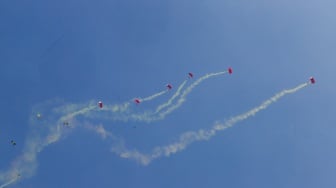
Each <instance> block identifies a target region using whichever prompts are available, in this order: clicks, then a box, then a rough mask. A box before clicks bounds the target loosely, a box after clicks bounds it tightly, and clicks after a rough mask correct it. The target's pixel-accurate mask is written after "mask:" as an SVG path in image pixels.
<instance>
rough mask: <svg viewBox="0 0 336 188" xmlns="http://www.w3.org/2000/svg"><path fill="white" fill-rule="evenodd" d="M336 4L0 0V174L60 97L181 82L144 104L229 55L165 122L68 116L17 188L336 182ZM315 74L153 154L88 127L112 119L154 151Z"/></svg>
mask: <svg viewBox="0 0 336 188" xmlns="http://www.w3.org/2000/svg"><path fill="white" fill-rule="evenodd" d="M335 6H336V2H334V1H329V0H321V1H312V0H308V1H307V0H306V1H302V0H291V1H289V0H284V1H263V0H256V1H253V2H251V1H247V0H235V1H233V0H228V1H219V0H209V1H200V0H196V1H190V0H179V1H174V0H173V1H153V0H143V1H135V0H133V1H132V0H123V1H121V0H120V1H119V0H112V1H107V0H98V1H91V0H85V1H77V0H68V1H64V0H60V1H57V2H56V1H55V2H47V1H41V0H37V1H31V0H29V1H9V0H2V1H0V23H1V24H0V83H1V86H2V88H3V89H2V91H1V92H0V99H1V106H2V108H1V109H0V110H1V114H2V115H1V122H2V123H1V129H0V149H1V153H0V154H1V155H0V156H1V160H0V175H1V174H5V173H6V172H8V170H9V169H11V165H13V164H15V163H17V162H18V161H19V160H17V159H16V158H17V157H18V156H21V155H22V152H23V151H24V149H25V143H27V140H29V139H34V138H35V136H36V135H34V134H32V131H37V135H41V136H46V135H45V134H44V133H45V132H44V131H45V130H46V129H48V128H52V127H57V126H58V124H59V123H57V117H59V116H58V115H59V114H57V113H56V112H55V111H53V109H55V108H59V109H66V108H65V107H68V106H67V105H70V104H72V105H75V106H80V107H86V106H88V105H90V104H91V103H90V101H93V102H94V103H96V102H97V101H98V100H103V101H104V104H105V105H112V104H115V105H117V104H123V103H124V102H125V101H128V100H130V99H132V98H134V97H146V96H149V95H151V94H153V93H156V92H159V91H162V90H164V89H165V84H167V83H171V84H173V86H174V88H173V90H172V91H171V92H168V93H166V94H165V95H163V96H160V97H158V98H156V99H155V100H152V101H148V102H144V103H143V104H141V105H138V106H135V105H133V104H131V106H130V109H131V110H132V112H134V113H141V112H144V111H147V110H152V109H155V108H156V106H158V105H159V104H162V103H164V102H165V101H167V100H168V99H169V98H170V97H171V96H172V95H173V93H174V92H176V90H177V87H178V85H179V84H181V83H182V82H183V81H184V80H185V79H186V77H187V76H186V74H187V73H188V72H193V73H194V75H195V78H194V79H193V80H190V81H188V83H187V86H189V85H190V84H192V81H195V80H197V79H198V78H200V77H201V76H204V75H205V74H207V73H212V72H220V71H225V70H226V69H227V67H229V66H232V67H233V69H234V74H233V75H228V74H225V75H223V76H218V77H213V78H210V79H207V80H205V81H204V82H202V83H201V84H200V85H199V86H197V87H195V89H194V90H193V91H192V92H191V93H190V95H188V97H187V100H186V101H185V102H184V103H183V105H182V106H181V107H180V108H178V109H177V110H175V111H174V112H173V113H171V114H169V115H168V116H166V118H165V119H164V120H160V121H155V122H151V123H145V122H138V121H128V122H122V121H113V120H109V119H106V118H92V117H83V116H80V117H78V118H77V121H74V120H73V122H71V123H72V124H73V125H74V126H76V128H73V129H70V130H65V134H64V137H62V138H61V139H60V140H58V141H57V142H55V143H52V144H50V145H48V147H45V148H44V149H43V151H41V152H40V153H38V156H37V163H38V166H37V168H36V170H35V171H34V174H33V175H32V176H29V177H27V176H25V174H24V173H23V174H22V178H21V179H20V181H17V182H16V183H15V184H11V185H10V187H13V188H15V187H25V188H29V187H34V188H36V187H48V188H56V187H64V188H66V187H71V188H73V187H162V188H164V187H223V186H226V187H233V188H235V187H237V188H238V187H275V188H276V187H279V188H280V187H281V188H283V187H288V188H290V187H308V188H309V187H335V185H336V180H335V179H334V176H333V175H334V174H335V173H336V162H335V158H336V152H335V151H334V149H333V148H334V147H333V146H334V143H335V142H336V139H335V137H334V135H335V133H336V128H335V127H334V125H335V122H336V118H335V116H334V114H335V112H336V110H335V105H336V104H335V103H336V101H335V100H334V96H335V94H336V89H335V87H334V70H335V68H336V64H335V60H336V53H335V50H336V39H335V37H334V36H335V32H336V19H335V18H336V13H335V11H334V7H335ZM312 75H313V76H315V78H316V80H317V83H316V84H315V85H313V87H306V88H304V89H302V90H300V91H298V92H297V93H294V94H291V95H288V96H285V97H284V98H282V99H280V100H279V101H278V102H276V103H274V104H272V105H271V106H270V107H269V108H268V109H266V110H264V111H261V112H259V113H258V114H257V115H256V116H254V117H251V118H248V119H246V120H244V121H241V122H239V123H237V124H236V126H234V127H233V128H230V129H227V130H225V131H222V132H218V134H217V135H216V136H214V137H212V138H211V139H209V140H208V141H201V142H194V143H193V144H191V145H189V146H188V147H187V148H186V149H184V150H183V151H180V152H177V153H176V154H173V155H171V156H169V157H160V158H158V159H156V160H153V161H152V162H151V163H150V164H148V165H145V166H144V165H141V164H139V163H137V162H136V161H134V160H130V159H125V158H121V157H120V156H119V155H116V154H115V153H113V152H111V147H113V146H114V145H115V144H116V143H115V142H114V141H115V140H113V139H112V140H111V139H102V138H101V137H100V136H99V135H97V134H95V133H94V132H93V131H88V130H87V129H83V128H82V127H83V125H84V124H90V125H92V126H97V125H102V126H103V127H104V128H105V129H106V130H108V131H109V132H112V133H113V134H114V135H115V136H117V137H118V138H119V139H122V140H123V142H124V144H125V146H126V147H127V148H128V149H130V150H135V149H136V150H137V151H140V152H143V153H150V152H151V151H152V149H153V148H155V147H157V146H164V145H168V144H170V143H174V142H175V141H176V140H178V139H179V136H180V135H181V134H183V133H184V132H186V131H197V130H199V129H210V128H211V127H212V126H213V125H214V123H215V122H216V121H220V122H224V121H225V120H228V119H230V118H231V117H234V116H236V115H239V114H242V113H244V112H246V111H248V110H250V109H252V108H254V107H256V106H258V105H260V104H261V103H262V102H263V101H265V100H267V99H268V98H269V97H271V96H273V95H274V94H276V93H278V92H280V91H281V90H283V89H287V88H293V87H296V86H297V85H299V84H302V83H305V82H307V81H308V78H309V77H310V76H312ZM37 111H39V112H41V113H42V115H43V118H42V120H40V121H37V120H36V119H34V117H35V115H36V113H37ZM69 112H71V110H70V111H69ZM64 113H65V112H64V111H63V112H61V114H64ZM95 114H97V113H96V112H95ZM110 115H111V116H112V114H109V115H106V114H105V115H104V117H106V116H108V117H110ZM30 118H33V121H30ZM134 126H136V128H133V127H134ZM11 139H14V140H15V141H16V142H17V146H16V147H12V146H11V145H10V140H11ZM2 183H5V182H0V185H1V184H2Z"/></svg>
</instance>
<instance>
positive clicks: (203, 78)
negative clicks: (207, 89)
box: [157, 71, 227, 119]
mask: <svg viewBox="0 0 336 188" xmlns="http://www.w3.org/2000/svg"><path fill="white" fill-rule="evenodd" d="M226 73H227V71H222V72H217V73H210V74H206V75H204V76H202V77H201V78H199V79H198V80H196V81H195V82H194V83H192V84H191V85H190V86H189V87H187V88H186V89H185V90H184V91H183V92H182V94H181V96H180V98H179V100H178V101H177V103H176V104H175V105H172V106H170V107H169V108H168V109H167V110H165V111H163V112H161V113H160V114H159V116H158V117H157V118H158V119H163V118H165V117H166V116H167V115H168V114H170V113H172V112H173V111H174V110H176V109H177V108H179V107H180V106H181V105H182V104H183V103H184V102H185V100H186V98H187V96H188V94H189V93H190V92H191V91H192V90H193V89H194V88H195V87H196V86H198V85H199V84H200V83H202V82H203V81H204V80H207V79H209V78H211V77H214V76H220V75H222V74H226Z"/></svg>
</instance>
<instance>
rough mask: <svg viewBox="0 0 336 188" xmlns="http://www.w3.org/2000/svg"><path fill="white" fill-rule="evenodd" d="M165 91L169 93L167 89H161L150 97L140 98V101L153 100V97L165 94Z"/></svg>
mask: <svg viewBox="0 0 336 188" xmlns="http://www.w3.org/2000/svg"><path fill="white" fill-rule="evenodd" d="M165 93H167V90H165V91H161V92H159V93H155V94H154V95H151V96H149V97H146V98H143V99H140V101H150V100H153V99H155V98H156V97H159V96H161V95H163V94H165Z"/></svg>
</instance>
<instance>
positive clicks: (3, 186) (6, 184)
mask: <svg viewBox="0 0 336 188" xmlns="http://www.w3.org/2000/svg"><path fill="white" fill-rule="evenodd" d="M17 179H19V176H18V175H16V177H15V178H13V179H12V180H10V181H9V182H7V183H4V184H3V185H0V188H5V187H7V186H8V185H10V184H12V183H14V182H16V180H17Z"/></svg>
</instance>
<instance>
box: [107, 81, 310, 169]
mask: <svg viewBox="0 0 336 188" xmlns="http://www.w3.org/2000/svg"><path fill="white" fill-rule="evenodd" d="M307 85H308V83H304V84H301V85H299V86H297V87H295V88H293V89H287V90H283V91H281V92H280V93H278V94H276V95H274V96H273V97H271V98H270V99H268V100H266V101H264V102H263V103H262V104H261V105H259V106H257V107H255V108H253V109H251V110H249V111H247V112H245V113H243V114H240V115H238V116H235V117H232V118H231V119H229V120H228V121H225V122H224V123H216V124H215V125H214V126H213V127H212V128H211V129H208V130H203V129H200V130H198V131H188V132H185V133H183V134H181V135H180V137H179V140H178V141H176V142H174V143H171V144H168V145H166V146H159V147H155V148H154V149H153V151H152V152H151V153H150V154H144V153H141V152H139V151H137V150H128V149H126V148H125V146H124V145H118V146H113V147H112V149H111V151H112V152H114V153H116V154H118V155H119V156H120V157H122V158H127V159H133V160H136V161H137V162H139V163H140V164H142V165H148V164H149V163H150V162H151V161H153V160H154V159H156V158H159V157H163V156H165V157H169V156H170V155H172V154H175V153H177V152H180V151H183V150H184V149H185V148H187V147H188V145H190V144H192V143H194V142H196V141H203V140H209V139H210V138H211V137H213V136H215V135H216V133H217V132H218V131H223V130H225V129H227V128H229V127H232V126H234V125H235V124H236V123H238V122H240V121H243V120H245V119H247V118H249V117H251V116H254V115H255V114H257V113H258V112H259V111H261V110H264V109H266V108H267V107H268V106H269V105H271V104H272V103H274V102H276V101H278V100H279V99H280V98H282V97H283V96H285V95H287V94H291V93H295V92H297V91H299V90H300V89H302V88H304V87H306V86H307Z"/></svg>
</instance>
